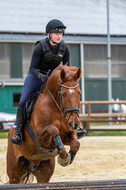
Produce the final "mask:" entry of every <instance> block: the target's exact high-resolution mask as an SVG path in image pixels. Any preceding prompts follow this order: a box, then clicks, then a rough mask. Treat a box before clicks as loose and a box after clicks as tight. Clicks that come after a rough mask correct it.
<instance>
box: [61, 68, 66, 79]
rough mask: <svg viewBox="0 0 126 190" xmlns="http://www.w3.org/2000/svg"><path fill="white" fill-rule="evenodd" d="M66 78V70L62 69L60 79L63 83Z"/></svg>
mask: <svg viewBox="0 0 126 190" xmlns="http://www.w3.org/2000/svg"><path fill="white" fill-rule="evenodd" d="M65 77H66V73H65V71H64V69H62V70H61V72H60V78H61V80H62V81H63V80H64V79H65Z"/></svg>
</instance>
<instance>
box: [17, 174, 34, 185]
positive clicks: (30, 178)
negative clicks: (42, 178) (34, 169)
mask: <svg viewBox="0 0 126 190" xmlns="http://www.w3.org/2000/svg"><path fill="white" fill-rule="evenodd" d="M33 180H34V176H33V175H31V172H30V171H27V173H26V174H25V175H24V176H22V178H21V181H20V183H21V184H26V183H32V182H33Z"/></svg>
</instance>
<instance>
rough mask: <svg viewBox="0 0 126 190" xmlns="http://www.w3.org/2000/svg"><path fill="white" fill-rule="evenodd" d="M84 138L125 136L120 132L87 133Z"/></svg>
mask: <svg viewBox="0 0 126 190" xmlns="http://www.w3.org/2000/svg"><path fill="white" fill-rule="evenodd" d="M86 136H126V132H122V131H88V133H87V135H86Z"/></svg>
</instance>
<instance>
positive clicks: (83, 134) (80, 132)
mask: <svg viewBox="0 0 126 190" xmlns="http://www.w3.org/2000/svg"><path fill="white" fill-rule="evenodd" d="M86 133H87V131H86V130H82V131H77V139H81V138H83V137H85V135H86Z"/></svg>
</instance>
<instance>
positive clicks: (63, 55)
mask: <svg viewBox="0 0 126 190" xmlns="http://www.w3.org/2000/svg"><path fill="white" fill-rule="evenodd" d="M65 29H66V26H65V25H64V24H63V23H62V22H61V21H60V20H57V19H53V20H51V21H50V22H48V24H47V25H46V33H47V34H48V38H46V39H42V40H40V41H37V42H36V45H35V48H34V51H33V55H32V60H31V64H30V68H29V71H28V74H27V77H26V79H25V81H24V85H23V89H22V93H21V97H20V101H19V106H18V109H17V117H16V125H17V126H16V135H15V136H13V137H12V138H11V139H10V142H11V143H13V144H17V145H21V143H22V133H21V129H22V127H23V124H24V108H25V103H26V101H27V100H28V98H29V96H30V95H31V94H32V93H33V92H34V91H35V90H37V89H38V88H39V87H40V86H42V85H43V84H44V83H46V81H47V80H48V75H47V73H48V71H49V70H51V72H52V71H53V70H54V69H55V68H56V67H57V66H59V65H60V64H61V63H62V64H63V65H68V66H69V65H70V62H69V49H68V47H67V46H66V44H65V42H64V41H63V40H62V37H63V34H64V33H65Z"/></svg>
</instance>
